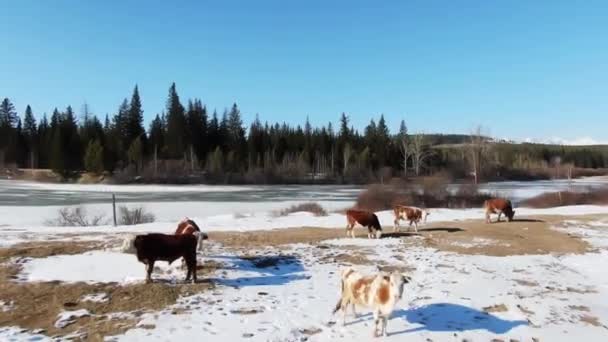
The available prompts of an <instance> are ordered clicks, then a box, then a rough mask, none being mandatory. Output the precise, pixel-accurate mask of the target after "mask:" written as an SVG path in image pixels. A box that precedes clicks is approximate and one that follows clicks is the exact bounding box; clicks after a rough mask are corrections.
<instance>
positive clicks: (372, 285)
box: [332, 267, 411, 337]
mask: <svg viewBox="0 0 608 342" xmlns="http://www.w3.org/2000/svg"><path fill="white" fill-rule="evenodd" d="M340 278H341V279H340V284H341V295H340V299H339V300H338V303H337V304H336V306H335V308H334V311H333V313H332V314H335V313H336V312H338V310H340V309H341V310H342V312H343V320H342V324H343V325H346V311H347V308H348V305H349V304H350V306H351V307H352V311H353V315H354V316H355V317H357V313H356V311H355V307H356V306H362V307H366V308H371V309H372V311H373V314H374V337H378V336H379V335H383V336H386V324H387V322H388V319H389V318H390V315H391V313H392V312H393V310H394V308H395V304H396V303H397V301H398V300H399V299H401V297H403V286H404V285H405V284H407V283H409V282H410V281H411V278H410V277H408V276H405V275H403V274H402V273H400V272H397V271H394V272H392V273H390V274H389V273H386V272H380V273H378V274H376V275H368V276H365V275H362V274H360V273H358V272H357V271H355V270H354V269H353V268H351V267H349V268H346V269H344V270H342V272H341V277H340ZM380 323H381V325H380V332H378V325H379V324H380Z"/></svg>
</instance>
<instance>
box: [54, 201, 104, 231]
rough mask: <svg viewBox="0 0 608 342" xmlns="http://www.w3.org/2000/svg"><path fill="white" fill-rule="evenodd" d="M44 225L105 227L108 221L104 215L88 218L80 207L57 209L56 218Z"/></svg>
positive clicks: (85, 211) (84, 210)
mask: <svg viewBox="0 0 608 342" xmlns="http://www.w3.org/2000/svg"><path fill="white" fill-rule="evenodd" d="M46 224H47V225H49V226H59V227H88V226H101V225H105V224H108V221H107V220H106V219H105V216H104V215H97V216H91V217H89V216H88V215H87V210H86V209H85V208H84V207H82V206H78V207H73V208H69V207H66V208H61V209H59V211H58V212H57V218H55V219H52V220H48V221H46Z"/></svg>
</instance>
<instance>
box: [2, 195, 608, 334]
mask: <svg viewBox="0 0 608 342" xmlns="http://www.w3.org/2000/svg"><path fill="white" fill-rule="evenodd" d="M569 209H571V211H573V212H577V213H588V212H596V211H598V210H599V209H598V208H592V207H580V208H569ZM575 209H576V210H575ZM556 211H557V210H556ZM549 212H550V211H549ZM603 212H604V213H605V212H606V211H605V209H604V211H603ZM449 213H451V211H438V215H437V217H440V218H441V219H442V220H445V219H446V218H452V219H463V218H468V217H469V216H468V215H469V213H468V211H465V212H460V213H458V215H455V213H452V214H454V215H452V216H447V215H448V214H449ZM473 213H476V214H478V213H477V212H475V211H473ZM543 213H544V212H543ZM442 215H444V216H442ZM300 216H302V215H295V217H296V218H297V220H298V222H301V220H303V219H304V218H303V217H300ZM477 217H479V216H477ZM310 219H311V220H312V219H313V218H310ZM555 229H560V230H567V231H568V232H570V233H571V234H575V235H580V236H582V237H583V238H585V239H587V240H588V241H589V242H590V243H591V244H592V245H593V246H595V247H597V248H598V250H597V252H594V253H588V254H584V255H526V256H510V257H490V256H483V255H461V254H456V253H448V252H441V251H437V250H435V249H433V248H425V247H420V246H417V245H416V244H415V243H412V241H414V242H415V241H416V239H422V238H421V237H419V238H413V239H408V240H407V241H406V240H400V239H382V240H368V239H334V240H327V241H324V242H322V243H321V245H322V246H327V247H324V248H319V247H318V246H314V245H305V244H294V245H289V246H287V247H285V248H281V249H280V250H278V249H275V248H270V247H269V248H264V249H259V250H249V251H247V256H248V257H251V256H252V255H253V256H257V257H259V258H260V260H266V258H270V259H273V258H274V259H273V260H275V261H276V264H275V263H271V265H270V266H269V267H265V266H259V265H257V264H256V263H255V262H254V261H252V260H251V259H244V258H241V256H243V255H242V254H240V253H242V252H238V253H235V252H234V251H233V250H229V249H227V248H225V247H224V246H221V245H220V244H217V243H213V242H211V243H209V244H208V245H207V248H206V252H205V256H204V257H203V262H208V261H210V260H213V261H215V262H217V263H220V264H222V267H221V268H220V271H218V272H216V273H215V274H214V275H212V278H213V281H214V282H215V283H216V285H217V287H216V288H215V289H214V290H211V291H205V292H202V293H198V294H195V295H192V296H187V297H182V298H180V299H179V301H178V303H176V304H175V305H173V306H171V307H168V308H166V309H164V310H162V311H160V312H153V313H146V314H144V315H143V316H142V317H141V321H140V322H139V326H141V327H142V328H135V329H132V330H129V331H128V332H126V333H125V334H123V335H118V336H113V337H109V338H108V340H110V341H142V340H146V341H166V340H167V338H168V337H169V336H170V338H171V339H172V340H210V341H222V340H223V341H237V340H247V341H369V340H370V338H371V334H372V327H373V322H372V318H371V315H370V313H369V311H367V310H363V309H359V310H358V312H359V315H360V316H358V317H357V318H354V317H352V316H348V317H347V325H346V326H342V324H341V315H340V314H337V315H335V316H332V315H331V310H332V309H333V307H334V306H335V304H336V301H337V299H338V296H339V276H338V274H339V270H340V267H342V266H345V265H346V264H344V263H341V262H336V261H335V259H334V258H335V257H336V256H337V255H338V254H341V253H348V254H354V253H360V254H361V255H363V256H365V257H366V258H367V259H368V260H369V261H370V262H369V263H368V264H366V265H357V266H356V268H357V269H358V270H360V271H361V272H375V270H376V265H388V266H393V267H397V268H400V269H404V270H407V269H414V270H413V271H409V272H408V271H406V272H407V273H408V274H409V275H410V276H411V277H412V278H413V282H412V283H410V284H408V285H406V290H405V295H404V298H403V299H402V300H401V301H400V302H399V304H398V305H397V308H396V310H395V312H394V314H393V318H392V319H391V320H390V321H389V324H388V332H389V336H388V337H387V338H386V339H385V340H386V341H403V340H408V341H428V339H431V340H432V341H446V340H457V341H461V340H465V339H466V340H470V341H490V340H491V339H492V338H496V337H498V338H501V339H503V340H509V339H516V340H519V341H530V340H531V339H532V338H533V337H534V338H538V339H539V340H540V341H571V340H572V339H573V338H582V339H584V340H585V341H606V340H607V339H608V302H607V301H606V298H608V274H607V273H606V272H605V268H604V266H605V264H606V263H607V262H608V249H607V248H608V222H607V221H601V220H598V221H595V222H590V223H582V222H579V221H576V220H571V221H566V222H564V223H563V224H560V225H558V226H556V227H555ZM476 243H479V244H487V243H488V241H482V240H475V239H473V240H472V241H471V244H476ZM277 256H279V257H277ZM19 262H20V263H22V265H23V269H22V272H21V274H20V276H19V279H17V280H16V281H53V280H58V281H64V282H78V281H85V282H118V283H124V284H127V283H131V282H141V281H143V279H144V267H143V265H141V264H140V263H138V262H137V261H136V259H135V258H134V257H133V256H132V255H127V254H122V253H119V252H116V251H114V250H98V251H91V252H86V253H83V254H77V255H70V256H68V255H57V256H51V257H47V258H40V259H21V260H20V261H19ZM158 266H159V267H160V271H157V272H155V274H154V278H155V279H162V280H164V281H168V282H169V283H175V282H180V281H181V280H182V279H183V277H184V273H183V270H181V269H179V263H174V265H172V266H167V265H166V263H159V265H158ZM90 298H97V299H98V298H103V295H102V294H101V295H100V294H91V296H90ZM175 309H184V310H185V311H184V312H183V313H179V314H175ZM180 312H181V311H180ZM90 314H91V313H90V312H85V311H74V312H65V313H63V314H62V315H61V316H60V317H58V318H57V324H65V323H66V322H68V321H70V320H74V319H77V317H78V316H82V315H85V316H86V315H90ZM125 314H126V315H128V313H125ZM144 327H145V328H144ZM26 338H31V339H34V338H36V339H38V338H40V339H41V340H44V337H43V336H41V335H36V334H35V333H34V332H20V330H19V329H18V328H15V327H13V328H6V327H5V328H0V339H3V340H11V339H13V340H23V339H26Z"/></svg>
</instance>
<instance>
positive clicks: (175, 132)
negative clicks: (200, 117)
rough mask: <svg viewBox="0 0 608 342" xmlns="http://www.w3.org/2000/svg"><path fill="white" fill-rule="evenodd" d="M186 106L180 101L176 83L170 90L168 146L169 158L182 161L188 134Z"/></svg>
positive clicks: (168, 101) (168, 102)
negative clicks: (185, 138)
mask: <svg viewBox="0 0 608 342" xmlns="http://www.w3.org/2000/svg"><path fill="white" fill-rule="evenodd" d="M184 112H185V110H184V106H182V104H181V103H180V101H179V96H178V95H177V90H176V89H175V83H173V84H171V87H170V88H169V97H168V99H167V134H166V144H167V153H168V156H169V158H174V159H181V158H182V157H183V156H184V152H185V149H186V146H185V144H184V143H185V141H184V134H185V132H186V117H185V115H184Z"/></svg>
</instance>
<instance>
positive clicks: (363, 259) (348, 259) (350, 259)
mask: <svg viewBox="0 0 608 342" xmlns="http://www.w3.org/2000/svg"><path fill="white" fill-rule="evenodd" d="M319 261H320V262H322V263H336V264H351V265H368V264H369V263H370V261H369V259H368V258H367V256H365V254H362V253H358V252H351V253H339V254H328V255H326V256H324V257H322V258H321V259H319Z"/></svg>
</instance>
